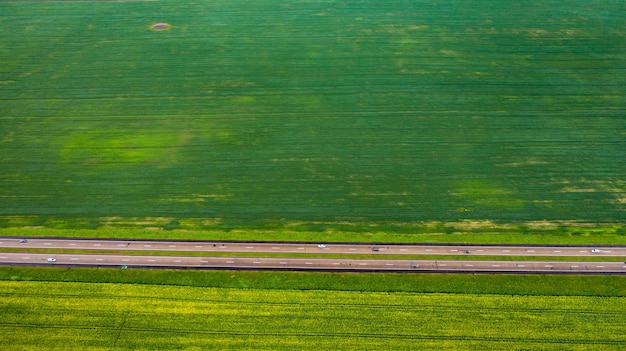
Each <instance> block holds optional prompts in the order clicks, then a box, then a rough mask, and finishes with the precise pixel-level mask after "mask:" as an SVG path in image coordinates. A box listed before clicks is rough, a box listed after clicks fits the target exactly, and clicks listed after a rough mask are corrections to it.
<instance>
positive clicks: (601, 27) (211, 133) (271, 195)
mask: <svg viewBox="0 0 626 351" xmlns="http://www.w3.org/2000/svg"><path fill="white" fill-rule="evenodd" d="M0 14H1V15H0V18H1V20H2V25H1V26H0V36H1V37H2V40H1V41H0V63H1V64H0V154H1V155H0V156H1V157H0V215H1V216H2V217H1V218H0V226H4V227H12V226H16V225H18V226H24V225H28V226H47V227H55V226H57V227H85V228H102V227H106V226H107V225H109V224H110V223H118V224H119V223H130V224H132V225H134V226H142V225H143V226H160V227H166V228H168V229H176V228H193V229H220V230H223V229H228V230H230V229H273V230H282V229H285V228H287V229H290V230H294V231H324V230H330V229H336V230H348V231H361V232H362V231H380V232H396V233H403V232H412V231H413V229H414V228H416V226H418V225H419V223H424V222H429V221H436V222H440V223H445V222H452V223H459V222H464V221H478V220H479V221H482V220H488V221H493V222H495V223H522V224H525V223H542V222H541V221H547V222H548V223H574V224H575V223H578V222H584V223H592V224H596V223H609V224H611V223H617V224H621V225H622V226H623V225H624V222H625V215H624V213H626V162H625V160H626V115H625V112H626V95H624V93H623V87H624V86H626V75H624V74H623V73H624V68H625V64H624V62H626V31H625V30H624V26H623V25H624V4H623V2H622V1H612V0H589V1H585V2H580V1H577V0H576V1H575V0H558V1H551V2H545V1H535V0H532V1H523V2H515V3H511V2H506V1H497V2H494V1H472V2H469V1H461V0H453V1H445V2H443V1H435V0H423V1H413V0H386V1H365V0H361V1H341V0H338V1H305V0H294V1H290V2H277V1H274V0H254V1H231V0H214V1H200V0H195V1H191V0H189V1H186V0H163V1H149V2H147V1H128V2H112V1H88V2H82V1H59V2H56V1H2V2H1V3H0ZM155 22H168V23H170V24H171V28H170V29H169V30H166V31H153V30H150V26H151V25H152V24H153V23H155ZM160 222H164V223H160ZM621 231H622V233H620V234H624V233H623V227H622V229H621Z"/></svg>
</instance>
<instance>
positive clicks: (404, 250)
mask: <svg viewBox="0 0 626 351" xmlns="http://www.w3.org/2000/svg"><path fill="white" fill-rule="evenodd" d="M400 251H403V252H406V251H409V250H408V249H400Z"/></svg>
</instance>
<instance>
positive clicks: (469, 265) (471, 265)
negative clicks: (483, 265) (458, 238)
mask: <svg viewBox="0 0 626 351" xmlns="http://www.w3.org/2000/svg"><path fill="white" fill-rule="evenodd" d="M463 266H464V267H474V265H473V264H464V265H463Z"/></svg>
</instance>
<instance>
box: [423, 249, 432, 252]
mask: <svg viewBox="0 0 626 351" xmlns="http://www.w3.org/2000/svg"><path fill="white" fill-rule="evenodd" d="M424 251H428V252H432V251H433V249H425V250H424Z"/></svg>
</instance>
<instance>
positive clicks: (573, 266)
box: [571, 266, 580, 268]
mask: <svg viewBox="0 0 626 351" xmlns="http://www.w3.org/2000/svg"><path fill="white" fill-rule="evenodd" d="M571 267H572V268H578V267H580V266H571Z"/></svg>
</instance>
